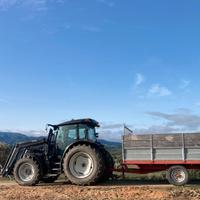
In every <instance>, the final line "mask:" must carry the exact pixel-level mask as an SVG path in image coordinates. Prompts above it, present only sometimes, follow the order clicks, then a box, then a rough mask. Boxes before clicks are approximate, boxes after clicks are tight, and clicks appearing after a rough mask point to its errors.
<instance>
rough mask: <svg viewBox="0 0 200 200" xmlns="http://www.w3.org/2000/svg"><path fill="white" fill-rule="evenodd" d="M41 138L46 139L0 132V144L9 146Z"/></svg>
mask: <svg viewBox="0 0 200 200" xmlns="http://www.w3.org/2000/svg"><path fill="white" fill-rule="evenodd" d="M41 138H44V137H42V136H38V137H37V136H28V135H25V134H23V133H18V132H6V131H0V143H4V144H8V145H14V144H16V143H17V142H23V141H30V140H37V139H41ZM98 141H99V142H101V143H102V144H104V145H106V146H108V147H118V146H120V145H121V143H120V142H114V141H108V140H105V139H98Z"/></svg>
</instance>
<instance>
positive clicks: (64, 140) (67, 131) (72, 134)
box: [56, 125, 77, 151]
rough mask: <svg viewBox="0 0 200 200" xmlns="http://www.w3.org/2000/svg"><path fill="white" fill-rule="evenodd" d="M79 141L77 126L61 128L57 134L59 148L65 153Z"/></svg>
mask: <svg viewBox="0 0 200 200" xmlns="http://www.w3.org/2000/svg"><path fill="white" fill-rule="evenodd" d="M76 139H77V126H76V125H69V126H62V127H59V129H58V132H57V140H56V143H57V147H58V149H60V150H62V151H64V150H65V148H66V147H67V146H68V145H69V144H71V143H72V142H74V140H76Z"/></svg>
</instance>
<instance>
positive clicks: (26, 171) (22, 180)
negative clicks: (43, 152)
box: [13, 158, 40, 186]
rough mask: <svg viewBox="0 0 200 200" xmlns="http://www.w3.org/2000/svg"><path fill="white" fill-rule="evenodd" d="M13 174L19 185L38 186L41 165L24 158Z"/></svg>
mask: <svg viewBox="0 0 200 200" xmlns="http://www.w3.org/2000/svg"><path fill="white" fill-rule="evenodd" d="M13 174H14V178H15V180H16V182H17V183H18V184H19V185H23V186H32V185H36V184H37V183H39V180H40V168H39V164H38V162H37V161H36V160H35V159H33V158H22V159H20V160H18V161H17V162H16V164H15V167H14V172H13Z"/></svg>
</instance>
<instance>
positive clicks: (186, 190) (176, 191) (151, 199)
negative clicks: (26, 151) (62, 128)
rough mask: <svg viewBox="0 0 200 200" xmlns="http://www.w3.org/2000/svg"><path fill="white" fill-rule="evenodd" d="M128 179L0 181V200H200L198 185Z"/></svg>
mask: <svg viewBox="0 0 200 200" xmlns="http://www.w3.org/2000/svg"><path fill="white" fill-rule="evenodd" d="M150 184H151V183H148V182H147V183H139V182H129V181H114V182H108V183H105V184H104V185H99V186H87V187H83V186H74V185H70V184H67V183H62V182H57V183H54V184H49V185H47V184H43V185H38V186H35V187H21V186H18V185H17V184H15V183H14V182H0V200H18V199H19V200H35V199H36V200H68V199H70V200H90V199H91V200H92V199H94V200H111V199H115V200H120V199H126V200H132V199H133V200H160V199H162V200H164V199H165V200H173V199H176V200H199V199H200V188H198V186H187V187H174V186H170V185H167V184H160V185H150Z"/></svg>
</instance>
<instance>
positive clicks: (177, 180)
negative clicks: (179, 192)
mask: <svg viewBox="0 0 200 200" xmlns="http://www.w3.org/2000/svg"><path fill="white" fill-rule="evenodd" d="M166 178H167V180H168V181H169V183H170V184H172V185H175V186H183V185H185V184H187V183H188V181H189V174H188V171H187V169H186V168H185V167H183V166H180V165H176V166H171V167H170V168H169V169H168V170H167V173H166Z"/></svg>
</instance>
